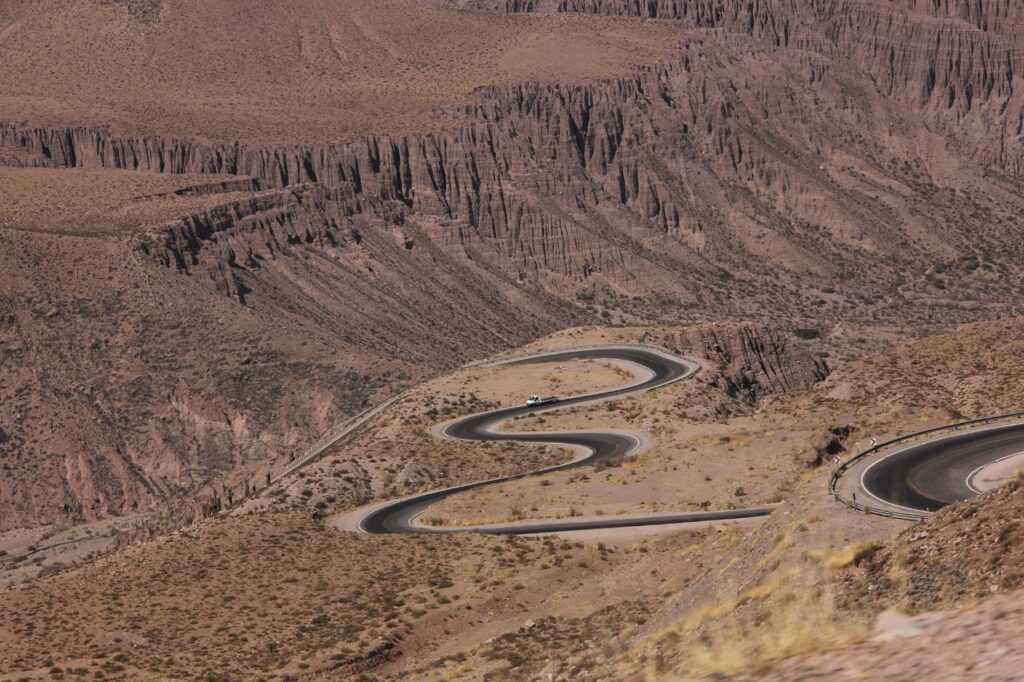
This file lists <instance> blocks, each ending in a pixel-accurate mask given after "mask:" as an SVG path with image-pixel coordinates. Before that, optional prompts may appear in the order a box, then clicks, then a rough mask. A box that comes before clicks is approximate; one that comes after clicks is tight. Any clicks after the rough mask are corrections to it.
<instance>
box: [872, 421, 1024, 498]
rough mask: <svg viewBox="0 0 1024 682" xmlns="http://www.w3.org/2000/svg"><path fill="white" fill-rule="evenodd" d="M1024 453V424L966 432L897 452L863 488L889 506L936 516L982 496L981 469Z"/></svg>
mask: <svg viewBox="0 0 1024 682" xmlns="http://www.w3.org/2000/svg"><path fill="white" fill-rule="evenodd" d="M1020 452H1024V424H1009V425H1003V426H996V427H985V428H979V429H975V430H973V431H965V432H963V433H956V434H953V435H950V436H944V437H942V438H937V439H935V440H931V441H927V442H924V443H920V444H918V445H912V446H909V447H906V448H904V449H901V450H897V451H895V452H893V453H891V454H889V455H886V456H885V457H882V458H880V459H878V460H877V461H875V462H873V463H872V464H871V465H869V466H868V467H867V468H866V469H864V471H863V472H862V473H861V476H860V487H861V488H862V489H863V490H864V491H865V492H866V493H868V494H869V495H871V496H873V497H875V498H877V499H879V500H881V501H883V502H886V503H888V504H893V505H897V506H900V507H906V508H908V509H913V510H917V511H926V512H933V511H938V510H939V509H941V508H942V507H945V506H946V505H948V504H953V503H954V502H959V501H961V500H966V499H967V498H969V497H974V496H975V495H977V494H978V493H977V491H976V490H974V489H973V488H971V487H970V486H969V485H968V480H969V479H970V477H971V474H972V473H973V472H974V471H976V470H977V469H978V468H979V467H982V466H985V465H986V464H990V463H992V462H994V461H996V460H998V459H1002V458H1003V457H1007V456H1009V455H1013V454H1016V453H1020Z"/></svg>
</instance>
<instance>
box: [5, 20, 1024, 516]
mask: <svg viewBox="0 0 1024 682" xmlns="http://www.w3.org/2000/svg"><path fill="white" fill-rule="evenodd" d="M445 4H463V5H466V4H467V3H445ZM473 5H474V6H476V7H483V8H485V9H498V10H501V11H576V12H592V13H601V14H615V15H629V16H635V17H653V18H657V19H659V20H665V21H674V22H677V23H678V25H679V46H678V50H677V51H676V52H675V54H674V55H673V57H672V58H671V59H669V60H666V61H665V62H663V63H660V64H657V65H651V66H649V67H646V68H643V69H639V70H637V71H636V72H635V73H633V74H631V75H629V76H625V77H620V78H614V79H608V80H604V81H601V82H596V83H591V84H588V85H556V84H539V83H533V84H523V85H521V86H517V87H490V88H483V89H481V90H479V91H478V92H477V93H476V96H475V97H474V99H473V101H471V102H468V103H465V104H463V105H461V106H459V107H457V108H455V109H454V110H453V111H452V112H451V113H452V115H453V116H454V117H456V119H457V120H458V125H454V126H452V127H451V129H449V130H447V131H443V132H442V131H439V132H437V133H435V134H428V135H397V134H396V135H385V134H381V135H373V136H367V137H364V138H362V139H359V140H356V141H354V142H348V143H344V144H324V145H313V146H309V145H307V146H302V145H292V146H284V147H255V146H252V145H244V144H240V143H233V142H225V143H210V142H200V141H196V140H183V139H172V138H168V137H161V136H148V137H125V136H119V135H116V134H113V133H111V132H110V131H108V130H106V129H98V128H84V127H75V126H68V127H63V128H58V127H44V126H38V125H34V124H32V122H6V123H3V124H0V164H3V165H6V166H16V167H54V168H108V169H128V170H138V171H148V172H158V173H206V174H214V173H216V174H228V175H234V176H238V181H237V183H236V182H228V183H224V184H222V185H221V186H220V187H217V186H216V183H214V184H211V185H210V186H202V185H199V186H197V187H196V188H194V189H192V190H189V191H192V192H195V193H197V194H215V193H218V192H228V191H236V192H237V191H245V192H248V193H249V194H248V196H247V197H246V198H243V199H232V200H225V202H224V203H223V204H221V205H219V206H216V207H214V208H207V209H205V210H203V211H198V212H196V213H194V214H192V215H189V216H186V217H184V218H181V219H178V220H174V221H171V222H168V223H164V224H160V225H154V226H151V227H148V228H147V229H146V230H144V231H142V232H140V233H138V234H134V235H132V236H131V237H130V238H125V239H120V240H113V241H110V242H103V243H97V241H96V240H88V239H84V238H80V237H74V236H70V235H63V236H53V237H49V238H47V241H46V243H45V246H43V247H41V246H38V245H35V246H33V245H31V244H30V242H29V240H28V237H26V236H25V235H19V234H16V233H11V234H9V233H6V232H5V233H4V235H3V240H4V244H3V247H4V248H3V249H2V251H3V253H4V255H3V258H4V260H3V261H2V262H0V265H2V266H3V268H4V272H5V273H7V272H12V273H16V276H14V277H10V278H8V279H10V282H11V284H10V285H8V286H7V290H6V291H3V292H0V294H2V296H0V304H2V305H3V307H2V308H0V338H2V339H4V346H3V348H2V349H0V350H2V351H3V353H4V359H5V362H4V363H3V365H2V367H3V371H4V381H3V382H2V383H3V385H4V386H5V387H6V388H5V391H6V392H5V393H4V394H3V396H4V408H5V410H4V413H3V415H0V449H3V451H4V452H5V453H14V454H12V455H10V456H11V457H14V455H15V454H16V455H17V458H18V459H17V460H13V459H12V460H9V461H11V462H16V463H15V464H12V465H11V467H10V469H9V471H12V472H20V473H17V474H16V475H15V474H9V475H10V478H9V479H7V480H9V481H11V483H10V484H9V485H8V484H0V495H4V496H5V497H6V500H7V502H6V504H5V507H4V509H5V511H4V515H3V520H2V523H3V525H4V527H10V526H11V525H17V524H18V523H23V522H31V521H33V520H39V519H47V520H59V519H61V518H64V517H67V518H92V517H95V516H97V515H102V514H105V513H123V512H125V511H131V510H133V509H142V508H147V507H152V506H153V505H157V504H159V500H162V499H168V498H174V499H178V498H181V497H182V496H184V495H185V491H186V490H195V489H197V488H198V487H201V486H203V485H206V484H208V483H209V482H211V481H216V480H220V479H221V478H222V477H224V476H228V475H229V474H230V472H233V471H234V472H239V473H238V475H239V476H243V475H244V476H253V475H255V476H260V475H262V474H263V473H264V470H265V469H266V468H267V466H268V463H270V462H278V461H281V460H282V458H285V457H287V456H288V454H289V453H294V452H295V451H296V450H301V448H302V447H304V446H305V445H308V444H309V443H310V442H311V441H312V440H314V439H315V437H316V435H317V434H319V433H320V432H322V431H323V430H325V429H326V428H327V427H328V426H329V425H330V424H331V423H333V422H335V421H337V420H338V419H340V418H342V417H343V416H344V415H346V414H351V413H352V412H354V411H357V410H358V409H359V408H360V407H361V406H363V405H365V404H366V403H368V402H372V401H373V399H374V398H375V397H378V396H380V395H383V394H384V393H387V392H388V389H390V388H394V387H395V386H397V385H399V384H402V383H408V382H409V381H412V380H414V379H416V378H419V377H422V376H424V375H426V374H428V373H430V372H433V371H439V370H441V369H443V368H449V367H452V366H454V365H457V364H459V363H460V362H462V361H464V360H467V359H469V358H472V357H479V356H482V355H485V354H488V353H490V352H494V351H496V350H498V349H503V348H508V347H509V346H513V345H516V344H518V343H521V342H523V341H526V340H527V339H530V338H533V337H536V336H537V335H541V334H544V333H546V332H548V331H551V330H553V329H557V328H559V327H563V326H568V325H571V324H577V323H582V322H594V321H598V320H603V321H606V322H611V323H623V324H636V323H649V322H662V323H672V324H688V323H694V322H706V321H708V320H714V319H725V318H737V317H743V318H748V319H752V320H754V321H755V322H757V323H758V326H754V327H750V328H749V329H744V330H740V331H739V332H737V334H736V335H735V336H734V337H730V340H729V341H728V342H723V341H722V340H721V339H718V340H716V338H715V334H711V333H709V335H708V338H702V339H690V340H688V341H686V344H689V345H681V346H680V348H681V349H684V348H691V347H692V348H694V349H695V350H694V352H697V349H698V347H699V348H700V349H703V352H706V353H709V354H710V355H711V357H712V358H713V359H717V360H719V361H720V362H721V363H722V365H723V367H725V368H727V370H728V371H727V372H726V374H724V375H723V376H726V377H727V380H728V381H729V382H731V386H732V387H733V388H734V389H735V391H736V392H737V394H743V395H744V396H747V397H750V398H752V399H756V398H757V397H758V396H759V395H762V394H763V393H764V392H767V391H779V390H796V389H799V388H803V387H806V386H807V385H809V384H810V383H812V382H814V381H816V380H818V379H819V378H820V377H821V376H823V375H824V372H825V371H826V368H825V367H824V365H823V364H822V363H820V361H818V360H817V359H815V358H813V357H811V356H807V355H799V354H796V353H797V350H795V347H793V346H789V345H787V343H789V342H786V341H785V334H786V333H787V332H788V330H791V329H795V328H815V329H819V330H821V333H822V335H823V336H824V337H825V338H826V341H828V342H830V343H833V344H840V343H841V344H845V346H844V348H845V349H846V351H848V352H850V353H857V352H863V351H864V344H865V343H867V342H866V341H865V340H864V339H863V338H862V335H861V334H860V333H859V329H861V328H867V327H872V328H876V327H881V328H885V329H887V330H892V333H894V334H897V333H903V334H917V333H925V332H927V331H931V330H936V329H939V328H943V327H945V326H949V325H954V324H956V323H959V322H965V321H969V320H973V319H980V318H985V317H994V316H997V315H1014V314H1024V310H1022V309H1021V306H1020V304H1019V303H1018V301H1019V295H1018V294H1019V292H1018V291H1017V288H1018V287H1017V284H1018V283H1019V281H1020V277H1021V275H1022V267H1021V263H1024V235H1022V234H1021V231H1020V221H1019V216H1020V215H1021V214H1022V212H1024V194H1022V191H1021V182H1020V177H1021V173H1022V171H1024V167H1022V164H1024V157H1022V149H1024V148H1022V142H1024V140H1022V132H1021V129H1022V125H1024V123H1022V107H1021V100H1020V95H1019V94H1018V92H1019V91H1020V87H1019V76H1018V75H1017V74H1018V73H1019V72H1020V68H1019V67H1020V64H1019V60H1020V51H1019V49H1018V48H1017V47H1016V46H1017V45H1018V44H1019V42H1020V38H1021V36H1020V30H1021V29H1020V26H1021V22H1020V19H1021V11H1020V9H1019V8H1018V7H1017V6H1016V5H1012V4H1011V3H1007V2H997V1H996V0H988V1H982V2H963V3H955V2H924V1H923V0H921V1H911V0H907V1H904V2H882V1H881V0H837V1H832V2H824V1H822V2H817V1H816V2H812V3H806V2H797V1H796V0H761V1H759V2H746V1H744V2H739V1H738V0H701V1H696V0H694V1H689V2H684V1H681V0H680V1H678V2H673V1H670V0H659V1H657V2H625V1H619V0H608V1H606V2H602V1H600V0H594V1H593V2H583V1H581V2H575V1H572V0H565V1H559V2H545V1H542V0H538V1H537V2H529V1H528V0H524V1H522V2H511V1H510V2H508V3H499V4H494V3H473ZM76 259H77V260H76ZM83 260H84V261H85V262H86V263H89V264H91V266H92V267H94V268H95V269H96V271H97V272H99V273H102V274H103V276H102V277H99V278H97V279H96V281H94V282H93V281H92V280H89V286H90V287H92V288H91V289H90V290H89V295H88V296H83V295H82V287H83V286H84V285H83V284H82V282H83V281H84V280H82V279H81V277H80V276H79V275H76V274H75V273H80V272H82V268H83V267H84V266H83V265H82V264H81V261H83ZM29 265H31V267H29ZM108 273H109V274H108ZM107 277H110V278H111V279H107ZM6 284H7V282H6V281H5V285H6ZM5 320H6V321H5ZM104 325H106V326H104ZM765 329H778V330H781V331H779V332H767V331H764V330H765ZM775 333H778V334H781V335H782V336H773V335H772V334H775ZM679 343H680V344H683V340H682V339H680V340H679ZM716 345H717V346H718V347H719V350H714V348H715V346H716ZM79 348H89V349H94V350H93V352H92V353H91V354H90V353H85V354H82V353H80V352H78V351H77V350H76V349H79ZM239 348H243V349H247V350H246V351H245V352H244V353H242V354H239V352H238V349H239ZM709 349H710V350H709ZM795 354H796V355H795ZM239 355H241V356H242V357H241V358H239V357H238V356H239ZM44 358H59V359H60V362H59V363H55V362H54V361H52V360H49V359H47V360H45V361H44ZM243 362H244V363H246V364H241V363H243ZM26 367H28V368H35V369H30V370H26V369H25V368H26ZM109 367H114V368H116V371H115V372H111V371H109V369H108V368H109ZM101 374H106V375H107V377H108V378H107V379H106V380H105V383H104V382H99V383H98V379H97V376H99V375H101ZM179 375H181V376H184V377H185V378H184V379H183V380H182V382H183V383H182V384H181V385H179V382H178V380H177V379H175V378H174V377H177V376H179ZM243 378H245V381H243ZM52 386H57V387H60V388H59V389H53V388H48V387H52ZM68 387H71V388H68ZM90 392H91V393H90ZM100 393H102V397H96V396H97V395H98V394H100ZM60 415H76V416H75V418H74V419H71V418H70V417H64V418H66V419H68V420H69V421H73V422H74V423H73V424H67V423H65V424H63V425H62V423H61V421H60V420H61V419H62V417H61V416H60ZM97 429H100V430H99V431H97ZM47 433H52V434H56V435H53V436H49V437H48V436H46V434H47ZM83 443H89V444H93V443H101V444H102V443H107V444H109V446H108V445H97V446H92V445H90V447H88V448H86V447H83V446H82V444H83ZM36 444H38V447H39V448H43V449H42V450H36V449H33V448H35V447H37V445H36ZM43 451H46V452H50V453H58V454H59V456H58V457H51V458H45V459H41V458H40V455H41V453H42V452H43ZM31 462H38V463H37V464H28V463H31ZM23 466H24V467H27V468H24V469H22V467H23ZM32 467H35V468H32ZM40 467H42V468H45V469H46V471H45V472H42V471H41V470H40ZM31 480H44V481H45V480H54V481H60V482H61V483H60V484H59V488H60V490H61V492H60V494H59V495H57V496H56V497H57V498H59V499H60V504H57V505H51V504H50V502H51V501H52V498H53V495H52V491H50V490H47V489H46V488H45V487H38V488H34V487H33V486H32V485H29V481H31ZM90 481H91V482H90ZM5 485H6V486H7V487H6V488H5V487H4V486H5ZM16 490H17V492H15V491H16ZM44 510H48V511H44Z"/></svg>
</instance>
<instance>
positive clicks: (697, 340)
mask: <svg viewBox="0 0 1024 682" xmlns="http://www.w3.org/2000/svg"><path fill="white" fill-rule="evenodd" d="M659 343H660V344H661V345H662V346H664V347H666V348H670V349H672V350H673V351H676V352H678V353H684V354H691V355H696V356H699V357H704V358H708V359H709V360H711V361H712V362H715V363H717V364H718V369H719V370H720V372H719V374H720V377H719V376H716V377H714V380H715V381H720V382H721V388H723V389H724V390H725V391H726V393H727V394H728V395H729V396H731V397H739V398H742V399H744V400H747V401H750V402H753V401H756V400H757V399H758V398H760V397H762V396H765V395H769V394H781V393H790V392H793V391H800V390H804V389H807V388H810V387H811V386H813V385H814V384H816V383H818V382H819V381H822V380H823V379H825V378H826V377H827V376H828V374H829V367H828V365H827V364H826V363H825V362H824V361H823V360H821V359H819V358H817V357H815V356H814V355H813V354H812V353H811V351H810V349H809V348H808V347H807V344H806V343H804V342H802V341H799V340H798V339H797V338H796V337H795V336H793V335H790V334H788V333H786V332H783V331H781V330H778V329H774V328H772V327H769V326H766V325H760V324H753V323H740V324H720V325H702V326H697V327H689V328H687V329H683V330H679V331H676V332H671V333H667V334H665V335H664V336H663V337H662V338H661V339H659Z"/></svg>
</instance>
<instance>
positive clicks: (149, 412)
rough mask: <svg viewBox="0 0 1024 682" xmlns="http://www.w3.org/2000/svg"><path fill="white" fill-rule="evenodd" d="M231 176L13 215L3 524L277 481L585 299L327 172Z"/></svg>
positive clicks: (2, 425) (2, 289)
mask: <svg viewBox="0 0 1024 682" xmlns="http://www.w3.org/2000/svg"><path fill="white" fill-rule="evenodd" d="M67 172H68V171H50V172H49V174H48V175H47V174H43V175H36V176H35V177H34V182H33V183H32V185H31V187H30V188H31V189H32V190H33V191H37V192H39V193H40V195H41V196H42V197H43V198H44V199H45V198H48V197H49V196H50V194H51V193H50V192H47V191H41V189H40V188H41V186H46V185H52V187H51V189H53V190H54V193H56V194H59V193H60V191H61V188H64V190H67V189H69V188H70V186H69V185H68V183H67V178H66V177H65V175H64V174H66V173H67ZM75 177H77V176H75ZM95 180H96V182H98V183H107V184H108V185H112V184H116V183H117V182H118V181H119V176H115V175H112V174H107V175H104V174H102V173H101V174H100V175H98V176H96V177H95ZM71 186H76V187H77V185H74V184H73V183H72V185H71ZM7 188H8V189H9V190H11V193H10V195H9V196H10V197H11V198H12V199H14V200H15V201H17V200H18V199H19V195H18V194H17V193H16V192H15V191H14V189H15V188H14V186H13V185H7ZM25 188H26V191H27V189H28V188H29V187H28V186H25ZM80 189H82V190H84V189H86V188H80ZM207 190H209V188H204V189H196V190H194V189H193V188H192V187H184V188H182V189H181V190H178V191H183V192H185V193H192V192H193V191H196V192H201V193H202V192H206V191H207ZM216 196H217V195H212V196H209V197H208V196H203V197H200V200H197V203H198V205H199V206H200V207H202V208H201V210H198V211H196V212H191V213H186V215H185V217H183V218H176V219H173V220H170V221H169V222H164V223H161V224H157V225H155V226H153V227H150V228H146V229H141V230H140V229H136V230H134V231H131V232H128V233H126V234H118V233H114V234H112V235H103V236H97V235H96V234H92V233H88V232H80V231H79V232H75V231H69V228H67V227H64V226H63V225H62V226H61V227H60V229H61V230H62V232H54V233H49V234H47V233H38V232H29V231H26V230H21V229H7V230H4V229H0V244H2V248H0V269H2V271H3V272H4V273H5V274H4V277H3V280H2V282H0V386H2V387H0V404H2V411H0V466H2V469H3V476H2V477H0V478H2V482H0V529H2V530H7V529H10V528H12V527H18V526H21V525H32V524H36V523H41V522H54V523H56V522H63V521H67V520H71V521H76V520H89V519H94V518H97V517H101V516H105V515H108V514H126V513H132V512H136V511H140V512H141V511H149V510H153V509H162V508H164V507H165V506H166V505H167V504H168V503H169V502H175V503H178V502H181V501H183V500H187V499H189V498H190V497H191V496H193V495H195V494H196V493H197V492H199V491H202V490H203V489H204V487H206V486H209V485H218V486H219V485H220V484H222V483H237V482H238V480H240V479H242V478H244V479H246V480H251V479H256V480H258V481H262V480H263V479H264V476H265V474H266V473H267V472H268V471H276V470H277V469H279V468H280V467H281V466H282V465H283V464H284V463H286V462H287V461H288V459H289V458H291V457H294V456H296V455H298V454H301V453H302V452H303V451H304V449H305V448H307V447H308V446H309V445H310V444H312V443H313V442H314V441H315V440H316V439H318V438H319V437H320V435H321V434H322V433H324V432H325V431H327V430H328V429H330V428H331V427H332V426H333V425H335V424H336V423H337V422H339V421H341V420H342V419H344V417H346V416H347V415H350V414H353V413H355V412H357V411H359V410H360V409H362V408H363V407H365V406H367V405H369V404H371V403H373V402H375V401H377V400H380V399H382V398H383V397H386V396H387V395H390V394H391V393H392V392H394V391H395V390H397V388H398V387H400V386H403V385H408V384H409V383H411V382H412V381H414V380H416V379H418V378H422V377H424V376H427V375H429V374H431V373H435V372H439V371H441V370H443V369H446V368H451V367H453V366H455V365H457V364H459V363H461V362H465V361H467V360H468V359H471V358H474V357H480V356H484V355H487V354H489V353H492V352H494V351H496V350H498V349H502V348H505V347H506V344H508V343H510V342H514V340H516V339H518V340H520V341H525V340H527V339H529V338H532V337H533V336H536V335H539V334H543V333H545V332H546V331H549V330H552V329H555V328H558V327H561V326H565V325H567V324H572V323H573V321H574V320H577V319H579V318H580V313H579V312H578V311H576V310H574V309H573V308H572V307H570V306H568V305H566V304H565V303H563V302H560V301H558V300H556V299H554V298H553V297H551V296H549V295H548V294H546V293H544V292H543V291H541V290H538V289H530V288H525V287H521V286H518V285H517V284H516V283H515V282H514V281H513V280H510V279H509V278H507V277H505V276H503V275H502V274H501V273H497V272H494V271H493V270H490V269H488V268H486V267H483V266H476V265H474V264H473V263H472V262H471V261H468V260H467V259H459V258H455V257H453V256H452V255H451V254H450V253H445V252H444V251H443V250H441V249H440V248H438V247H437V246H436V245H434V244H433V243H432V242H431V241H430V240H428V239H426V238H424V237H423V236H422V234H421V233H420V232H419V231H417V230H414V229H413V230H410V229H409V228H405V227H403V226H402V225H401V224H396V223H394V222H392V223H386V222H383V221H381V220H371V219H368V218H366V217H362V216H352V217H351V218H349V219H346V218H344V217H343V216H344V209H343V208H340V207H341V206H343V205H344V201H345V197H344V196H341V195H338V194H337V193H333V192H331V191H329V190H327V189H325V188H323V187H320V186H317V187H307V188H302V187H296V188H290V189H288V190H284V191H271V192H256V193H248V194H245V193H239V192H228V193H226V194H224V195H223V199H221V203H220V204H216V203H211V202H210V199H211V198H212V199H216ZM153 201H154V200H152V199H150V200H143V201H141V202H136V204H138V203H141V204H142V205H148V204H150V203H152V202H153ZM157 201H158V200H157ZM134 205H135V204H133V206H134ZM327 208H329V209H330V210H332V214H331V215H333V216H334V217H332V218H331V219H330V220H327V219H325V218H324V215H325V214H324V212H323V211H324V210H326V209H327ZM139 210H141V209H135V211H136V212H138V211H139ZM147 210H149V209H147ZM122 213H124V209H120V208H116V209H115V208H111V209H110V215H112V216H113V215H118V216H120V215H121V214H122ZM93 218H94V219H95V220H97V221H98V220H99V218H98V217H96V216H94V217H93ZM100 222H102V221H100ZM116 222H117V221H116V220H115V218H113V217H111V218H110V219H109V221H108V222H107V223H105V224H108V225H109V224H114V223H116ZM73 224H74V223H72V225H73ZM469 311H473V313H472V314H470V312H469ZM206 490H209V488H206ZM204 494H208V493H204ZM175 507H176V508H178V507H177V504H175ZM179 509H180V511H182V513H187V512H188V510H189V507H188V506H185V507H184V508H179Z"/></svg>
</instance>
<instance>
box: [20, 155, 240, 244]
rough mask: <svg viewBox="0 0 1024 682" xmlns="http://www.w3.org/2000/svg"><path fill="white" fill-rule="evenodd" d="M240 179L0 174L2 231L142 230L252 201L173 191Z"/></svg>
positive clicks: (79, 172) (41, 171)
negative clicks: (198, 212)
mask: <svg viewBox="0 0 1024 682" xmlns="http://www.w3.org/2000/svg"><path fill="white" fill-rule="evenodd" d="M238 180H240V178H237V177H230V176H218V175H164V174H157V173H137V172H134V171H115V170H86V169H45V168H23V169H22V168H0V195H2V196H3V198H4V200H3V201H2V202H0V227H10V228H15V229H19V230H29V231H37V232H60V233H64V234H76V235H91V234H118V233H122V232H128V231H139V230H143V229H145V228H146V227H148V226H151V225H153V224H155V223H160V222H166V221H170V220H173V219H174V218H179V217H182V216H185V215H189V214H192V213H195V212H197V211H201V210H204V209H207V208H210V207H212V206H220V205H223V204H227V203H230V202H232V201H238V200H239V199H242V198H245V197H249V196H252V195H253V193H251V192H224V193H218V194H214V195H210V196H177V195H175V194H173V192H175V191H176V190H179V189H182V188H185V187H193V186H198V185H212V184H216V183H219V182H224V181H238Z"/></svg>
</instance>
